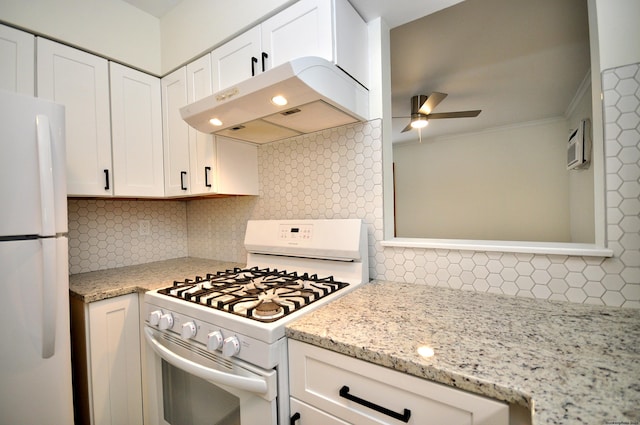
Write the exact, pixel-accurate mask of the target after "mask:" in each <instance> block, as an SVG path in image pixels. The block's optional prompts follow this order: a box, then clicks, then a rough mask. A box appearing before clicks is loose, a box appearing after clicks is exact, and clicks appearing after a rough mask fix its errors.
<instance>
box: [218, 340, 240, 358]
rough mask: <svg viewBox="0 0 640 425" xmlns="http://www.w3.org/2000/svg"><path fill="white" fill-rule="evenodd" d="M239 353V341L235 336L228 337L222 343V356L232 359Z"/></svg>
mask: <svg viewBox="0 0 640 425" xmlns="http://www.w3.org/2000/svg"><path fill="white" fill-rule="evenodd" d="M239 352H240V341H238V337H237V336H229V337H226V338H225V339H224V342H223V343H222V355H223V356H227V357H233V356H235V355H236V354H238V353H239Z"/></svg>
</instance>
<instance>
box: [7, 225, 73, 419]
mask: <svg viewBox="0 0 640 425" xmlns="http://www.w3.org/2000/svg"><path fill="white" fill-rule="evenodd" d="M67 249H68V242H67V238H65V237H59V238H46V239H31V240H16V241H2V242H0V291H2V296H0V323H2V326H1V327H0V341H2V344H0V382H2V385H0V424H60V425H71V424H73V402H72V388H71V352H70V335H69V290H68V288H69V283H68V263H67Z"/></svg>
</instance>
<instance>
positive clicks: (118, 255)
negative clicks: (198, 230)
mask: <svg viewBox="0 0 640 425" xmlns="http://www.w3.org/2000/svg"><path fill="white" fill-rule="evenodd" d="M67 204H68V209H69V273H71V274H76V273H83V272H90V271H95V270H102V269H109V268H113V267H122V266H130V265H134V264H142V263H148V262H151V261H159V260H166V259H169V258H179V257H186V256H187V255H188V251H187V220H186V218H187V206H186V202H184V201H139V200H110V199H69V200H68V202H67ZM143 220H144V221H148V222H149V225H150V226H149V234H148V235H144V234H140V231H139V225H140V221H143Z"/></svg>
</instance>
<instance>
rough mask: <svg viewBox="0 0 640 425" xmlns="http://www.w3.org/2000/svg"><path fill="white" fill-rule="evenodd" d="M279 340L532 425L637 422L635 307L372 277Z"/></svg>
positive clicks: (639, 325) (639, 327)
mask: <svg viewBox="0 0 640 425" xmlns="http://www.w3.org/2000/svg"><path fill="white" fill-rule="evenodd" d="M287 336H289V337H290V338H293V339H296V340H299V341H302V342H307V343H310V344H313V345H316V346H320V347H323V348H327V349H329V350H333V351H336V352H338V353H342V354H346V355H349V356H352V357H356V358H359V359H362V360H366V361H368V362H372V363H376V364H379V365H382V366H386V367H389V368H392V369H395V370H398V371H401V372H406V373H409V374H411V375H415V376H418V377H423V378H426V379H429V380H432V381H436V382H440V383H443V384H446V385H450V386H453V387H457V388H460V389H463V390H467V391H470V392H473V393H477V394H481V395H485V396H488V397H491V398H495V399H499V400H503V401H506V402H509V403H514V404H517V405H521V406H524V407H526V408H528V409H530V410H532V411H533V416H532V423H533V424H534V425H541V424H590V425H604V424H614V423H615V424H638V423H639V421H640V310H634V309H618V308H611V307H595V306H587V305H581V304H572V303H560V302H549V301H542V300H534V299H524V298H516V297H508V296H498V295H493V294H485V293H478V292H471V291H460V290H451V289H445V288H439V287H431V286H426V285H417V284H404V283H398V282H378V281H374V282H371V283H368V284H365V285H363V286H362V287H360V288H358V289H356V290H355V291H353V292H351V293H349V294H347V295H345V296H344V297H342V298H340V299H338V300H335V301H333V302H332V303H330V304H328V305H326V306H323V307H321V308H319V309H317V310H315V311H313V312H310V313H309V314H307V315H305V316H304V317H302V318H300V319H299V320H297V321H295V322H293V323H292V324H290V325H289V326H288V327H287ZM422 345H426V346H429V347H431V348H433V350H434V351H435V355H434V356H433V357H430V358H423V357H421V356H420V355H419V354H418V353H417V349H418V347H420V346H422Z"/></svg>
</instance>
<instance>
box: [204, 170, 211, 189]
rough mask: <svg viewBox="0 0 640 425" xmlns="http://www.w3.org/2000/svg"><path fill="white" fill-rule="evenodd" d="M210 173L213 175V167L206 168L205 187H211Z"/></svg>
mask: <svg viewBox="0 0 640 425" xmlns="http://www.w3.org/2000/svg"><path fill="white" fill-rule="evenodd" d="M209 173H211V167H204V185H205V186H206V187H211V183H209Z"/></svg>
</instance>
